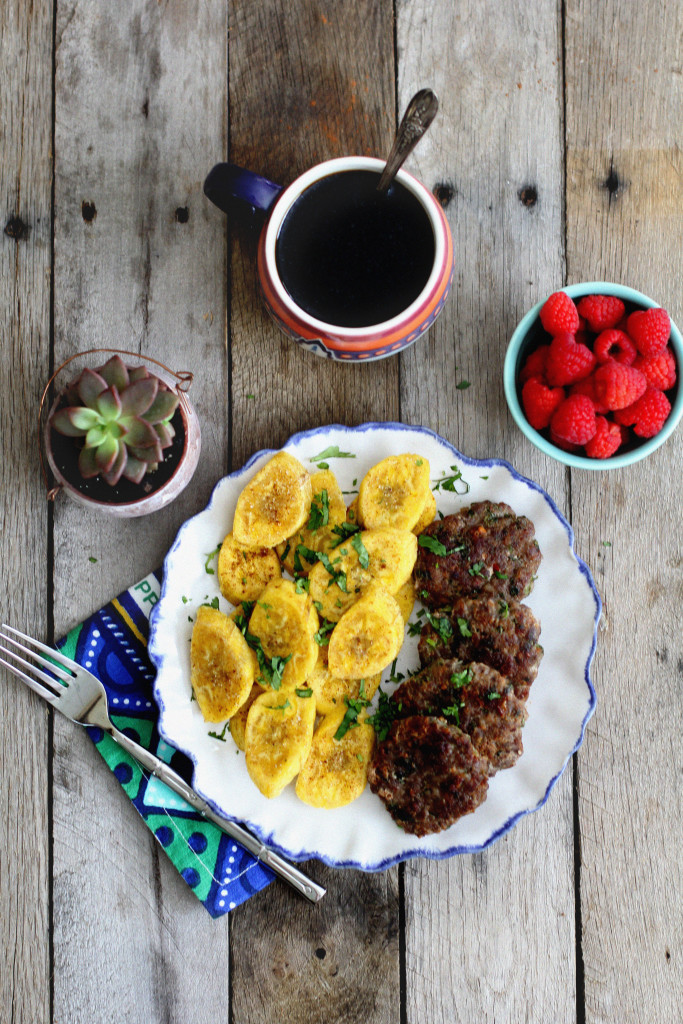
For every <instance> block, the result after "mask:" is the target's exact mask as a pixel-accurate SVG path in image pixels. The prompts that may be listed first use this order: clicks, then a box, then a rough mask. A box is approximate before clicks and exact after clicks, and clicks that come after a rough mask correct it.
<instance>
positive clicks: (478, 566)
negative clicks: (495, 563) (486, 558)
mask: <svg viewBox="0 0 683 1024" xmlns="http://www.w3.org/2000/svg"><path fill="white" fill-rule="evenodd" d="M483 568H484V563H483V562H473V563H472V565H471V566H470V567H469V569H468V570H467V571H468V573H469V574H470V576H483V575H484V574H483V572H482V571H481V570H482V569H483Z"/></svg>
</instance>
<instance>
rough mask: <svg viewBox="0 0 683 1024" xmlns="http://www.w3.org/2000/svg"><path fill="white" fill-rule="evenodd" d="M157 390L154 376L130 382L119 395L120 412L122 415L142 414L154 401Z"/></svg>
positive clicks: (157, 384) (157, 385)
mask: <svg viewBox="0 0 683 1024" xmlns="http://www.w3.org/2000/svg"><path fill="white" fill-rule="evenodd" d="M158 390H159V381H158V379H157V378H156V377H148V378H146V379H145V380H138V381H136V382H135V384H130V385H129V386H128V387H127V388H126V390H125V391H124V392H123V394H122V395H121V410H122V411H121V414H122V415H123V416H143V415H144V414H145V413H146V412H147V410H148V409H150V408H151V406H152V404H153V403H154V399H155V398H156V396H157V391H158Z"/></svg>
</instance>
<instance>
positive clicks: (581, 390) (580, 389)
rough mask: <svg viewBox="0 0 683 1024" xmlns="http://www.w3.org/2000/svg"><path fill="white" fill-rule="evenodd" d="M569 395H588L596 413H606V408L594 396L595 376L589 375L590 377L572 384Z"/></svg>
mask: <svg viewBox="0 0 683 1024" xmlns="http://www.w3.org/2000/svg"><path fill="white" fill-rule="evenodd" d="M569 394H570V395H588V397H589V398H590V400H591V402H592V403H593V406H594V407H595V411H596V413H603V412H607V406H606V405H604V404H603V403H602V402H601V401H600V400H599V399H598V396H597V395H596V394H595V375H594V374H591V375H590V377H584V379H583V380H579V381H577V382H576V384H572V386H571V387H570V389H569Z"/></svg>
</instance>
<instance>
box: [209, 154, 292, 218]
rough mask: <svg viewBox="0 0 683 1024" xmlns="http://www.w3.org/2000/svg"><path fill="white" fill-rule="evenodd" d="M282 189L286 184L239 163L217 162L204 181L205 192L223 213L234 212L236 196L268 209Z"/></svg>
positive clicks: (254, 205)
mask: <svg viewBox="0 0 683 1024" xmlns="http://www.w3.org/2000/svg"><path fill="white" fill-rule="evenodd" d="M280 192H282V185H276V184H275V183H274V182H273V181H268V179H267V178H262V177H261V175H260V174H254V172H253V171H247V170H246V169H245V168H244V167H238V166H237V164H216V166H215V167H213V168H212V169H211V170H210V171H209V173H208V175H207V177H206V181H205V182H204V195H205V196H206V197H207V199H210V200H211V202H212V203H214V205H215V206H217V207H218V209H219V210H222V211H223V213H230V209H231V207H232V204H233V202H234V200H235V199H239V200H241V202H243V203H247V204H248V205H249V206H251V207H254V208H255V209H257V210H263V211H264V212H267V211H268V210H269V209H270V208H271V206H272V205H273V203H274V202H275V200H276V199H277V197H278V196H279V194H280Z"/></svg>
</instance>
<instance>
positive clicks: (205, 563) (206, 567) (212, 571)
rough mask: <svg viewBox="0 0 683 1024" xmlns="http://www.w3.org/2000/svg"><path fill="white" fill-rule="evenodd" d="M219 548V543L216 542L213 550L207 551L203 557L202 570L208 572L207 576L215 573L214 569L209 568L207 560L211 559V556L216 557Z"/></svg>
mask: <svg viewBox="0 0 683 1024" xmlns="http://www.w3.org/2000/svg"><path fill="white" fill-rule="evenodd" d="M220 549H221V546H220V544H218V545H217V547H215V548H214V550H213V551H209V553H208V555H207V556H206V558H205V559H204V572H207V573H208V574H209V576H215V575H216V570H215V569H212V568H211V566H210V565H209V562H210V561H211V559H212V558H215V557H216V555H217V554H218V552H219V551H220Z"/></svg>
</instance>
